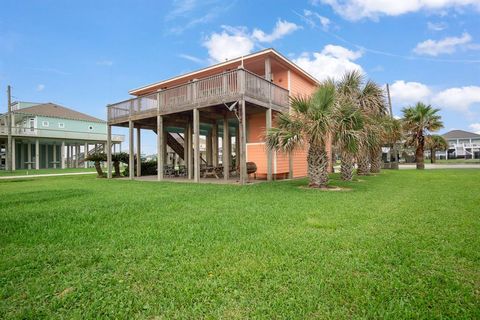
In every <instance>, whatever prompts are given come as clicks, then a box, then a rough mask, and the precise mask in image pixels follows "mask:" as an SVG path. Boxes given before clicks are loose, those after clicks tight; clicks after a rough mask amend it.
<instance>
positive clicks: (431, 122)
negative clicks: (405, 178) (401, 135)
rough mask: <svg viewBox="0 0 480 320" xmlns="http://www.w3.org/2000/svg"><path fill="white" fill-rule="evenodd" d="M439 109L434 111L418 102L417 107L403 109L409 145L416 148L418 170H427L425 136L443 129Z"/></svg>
mask: <svg viewBox="0 0 480 320" xmlns="http://www.w3.org/2000/svg"><path fill="white" fill-rule="evenodd" d="M438 111H440V110H439V109H434V108H432V106H430V105H428V106H427V105H425V104H424V103H422V102H417V104H416V105H415V106H413V107H412V106H410V107H407V108H403V109H402V112H403V119H402V120H403V124H404V130H405V132H406V133H407V144H409V145H413V146H415V148H416V150H415V162H416V163H417V169H425V163H424V157H423V153H424V149H425V136H426V135H427V134H428V132H434V131H437V130H439V129H441V128H443V122H442V121H441V116H440V115H439V114H438Z"/></svg>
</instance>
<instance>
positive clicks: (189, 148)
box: [185, 120, 193, 180]
mask: <svg viewBox="0 0 480 320" xmlns="http://www.w3.org/2000/svg"><path fill="white" fill-rule="evenodd" d="M185 148H186V150H187V158H186V159H185V162H186V163H187V173H188V179H189V180H191V179H193V155H192V122H191V120H188V124H187V135H186V136H185Z"/></svg>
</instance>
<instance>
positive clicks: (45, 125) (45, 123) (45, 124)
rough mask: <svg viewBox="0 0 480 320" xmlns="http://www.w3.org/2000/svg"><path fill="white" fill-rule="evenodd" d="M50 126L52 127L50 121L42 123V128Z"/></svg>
mask: <svg viewBox="0 0 480 320" xmlns="http://www.w3.org/2000/svg"><path fill="white" fill-rule="evenodd" d="M49 125H50V123H48V121H42V126H44V127H48V126H49Z"/></svg>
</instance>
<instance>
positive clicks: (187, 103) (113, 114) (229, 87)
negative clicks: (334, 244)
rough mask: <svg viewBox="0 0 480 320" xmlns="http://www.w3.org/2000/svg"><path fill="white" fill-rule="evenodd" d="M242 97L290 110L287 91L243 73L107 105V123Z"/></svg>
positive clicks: (230, 73) (228, 74) (229, 73)
mask: <svg viewBox="0 0 480 320" xmlns="http://www.w3.org/2000/svg"><path fill="white" fill-rule="evenodd" d="M241 94H245V96H246V97H250V98H253V99H255V100H257V101H260V102H263V103H264V104H272V105H273V106H275V107H277V109H280V110H282V111H287V110H288V106H289V92H288V90H286V89H284V88H282V87H279V86H277V85H275V84H274V83H272V82H270V81H267V80H265V79H264V78H262V77H260V76H258V75H256V74H254V73H251V72H249V71H247V70H244V69H236V70H232V71H228V72H223V73H220V74H216V75H213V76H210V77H207V78H203V79H198V80H194V81H191V82H189V83H186V84H182V85H179V86H175V87H172V88H168V89H165V90H160V91H158V92H154V93H150V94H147V95H144V96H139V97H136V98H133V99H129V100H125V101H122V102H118V103H115V104H111V105H109V106H108V107H107V108H108V120H109V121H117V120H124V119H128V118H129V117H130V116H137V115H142V114H147V113H156V112H157V111H158V112H160V113H161V114H166V113H173V112H177V111H184V110H188V109H189V108H190V107H191V108H193V107H195V106H199V107H202V106H208V105H214V104H219V103H222V102H228V101H233V100H234V99H237V98H238V97H239V96H240V95H241Z"/></svg>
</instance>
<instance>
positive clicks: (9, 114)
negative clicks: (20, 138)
mask: <svg viewBox="0 0 480 320" xmlns="http://www.w3.org/2000/svg"><path fill="white" fill-rule="evenodd" d="M7 98H8V112H7V128H8V129H7V130H8V131H7V134H8V141H7V159H6V160H7V163H6V169H7V171H8V170H12V163H13V161H15V159H12V150H13V146H12V89H11V87H10V85H8V86H7Z"/></svg>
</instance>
